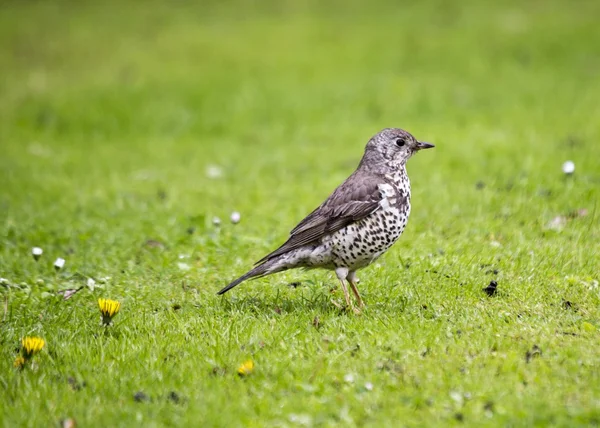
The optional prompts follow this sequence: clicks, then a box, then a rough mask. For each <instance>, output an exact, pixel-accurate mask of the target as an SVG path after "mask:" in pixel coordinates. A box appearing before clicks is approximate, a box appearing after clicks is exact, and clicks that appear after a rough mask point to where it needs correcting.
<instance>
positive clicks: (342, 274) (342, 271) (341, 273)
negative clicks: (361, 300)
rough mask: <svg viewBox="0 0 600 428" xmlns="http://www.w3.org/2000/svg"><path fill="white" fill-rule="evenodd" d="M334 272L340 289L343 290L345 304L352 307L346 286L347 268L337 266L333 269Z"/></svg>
mask: <svg viewBox="0 0 600 428" xmlns="http://www.w3.org/2000/svg"><path fill="white" fill-rule="evenodd" d="M335 274H336V275H337V277H338V279H339V280H340V284H342V291H343V292H344V299H346V306H347V307H349V308H352V302H351V301H350V293H348V287H346V278H347V277H348V268H345V267H339V268H337V269H336V270H335ZM336 306H337V305H336Z"/></svg>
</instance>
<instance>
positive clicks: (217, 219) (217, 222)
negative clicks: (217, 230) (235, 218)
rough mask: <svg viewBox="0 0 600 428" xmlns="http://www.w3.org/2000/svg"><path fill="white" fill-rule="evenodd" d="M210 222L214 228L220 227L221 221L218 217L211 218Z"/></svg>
mask: <svg viewBox="0 0 600 428" xmlns="http://www.w3.org/2000/svg"><path fill="white" fill-rule="evenodd" d="M212 222H213V224H214V225H215V226H220V225H221V219H220V218H219V217H213V219H212Z"/></svg>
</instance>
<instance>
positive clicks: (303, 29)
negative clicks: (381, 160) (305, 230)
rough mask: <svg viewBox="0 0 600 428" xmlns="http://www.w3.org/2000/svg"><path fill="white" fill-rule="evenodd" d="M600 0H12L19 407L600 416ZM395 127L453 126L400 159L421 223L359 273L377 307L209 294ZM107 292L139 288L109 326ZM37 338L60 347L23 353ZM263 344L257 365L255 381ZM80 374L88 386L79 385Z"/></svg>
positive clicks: (4, 19)
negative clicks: (30, 359) (165, 359)
mask: <svg viewBox="0 0 600 428" xmlns="http://www.w3.org/2000/svg"><path fill="white" fill-rule="evenodd" d="M599 16H600V3H599V2H598V1H572V2H566V1H526V2H522V1H507V2H492V1H460V2H458V1H457V2H449V1H421V2H392V1H370V2H360V1H346V2H341V1H340V2H317V1H279V2H271V1H265V2H252V1H223V2H198V3H195V2H185V1H171V2H155V1H149V2H134V1H123V2H116V1H108V2H69V1H27V2H23V1H4V2H2V3H1V4H0V188H1V189H2V191H1V192H0V277H2V278H5V279H6V284H9V285H6V284H5V286H4V287H2V297H3V308H4V309H3V312H2V313H3V317H2V324H1V325H2V328H1V330H2V333H0V343H2V353H1V356H2V362H1V363H0V372H1V373H3V374H2V376H1V377H2V383H1V388H2V391H3V393H4V394H5V395H6V397H5V398H6V400H3V403H4V404H1V405H0V406H3V407H4V415H5V416H4V420H3V422H4V425H5V426H14V425H32V426H33V425H47V424H48V423H55V422H56V421H57V420H59V419H60V418H61V417H65V416H69V415H71V416H74V417H75V418H76V419H77V420H78V421H80V422H81V423H82V425H94V424H95V425H120V424H121V425H122V424H127V423H130V422H133V421H134V420H136V421H137V423H140V424H157V425H163V424H164V425H169V424H194V423H195V422H197V421H203V422H205V423H207V424H215V425H223V426H226V425H228V426H231V425H236V424H242V425H262V424H263V423H264V424H269V425H282V426H285V425H298V424H300V425H302V424H305V425H318V424H322V425H331V424H337V423H346V424H351V425H372V426H378V425H379V426H381V425H383V424H390V423H392V422H397V421H398V420H401V421H405V423H406V424H407V425H413V424H417V423H418V424H423V423H425V424H427V425H435V424H443V425H446V424H450V423H461V422H467V423H469V422H470V423H472V424H478V425H481V424H508V425H520V424H542V425H547V424H558V425H572V424H577V423H580V424H582V425H587V424H598V423H600V422H599V421H600V417H599V412H598V408H599V406H600V405H599V401H598V400H599V398H598V397H599V393H600V379H599V377H598V373H599V372H600V370H598V357H597V355H598V345H597V344H598V331H599V330H598V328H599V327H600V315H599V312H598V305H599V304H600V295H599V291H598V279H599V278H598V267H599V266H598V263H599V262H598V258H599V255H600V254H599V248H598V242H599V239H600V231H599V229H600V228H599V227H598V213H597V203H598V202H597V201H598V198H599V196H600V192H599V191H598V186H599V185H600V168H599V166H600V165H599V161H598V159H599V158H600V145H599V141H600V126H599V124H600V103H599V102H598V100H599V99H600V78H599V77H600V48H599V47H600V31H598V22H597V21H598V17H599ZM384 127H401V128H405V129H407V130H408V131H410V132H411V133H413V134H414V135H415V136H416V137H417V138H418V139H422V140H425V141H430V142H432V143H434V144H436V148H435V149H434V150H431V151H427V152H424V153H421V154H419V155H418V156H417V157H416V158H414V159H412V160H411V161H410V162H409V165H408V170H409V175H410V177H411V180H412V185H413V212H412V214H411V220H410V222H409V226H408V229H407V231H406V232H405V234H404V236H403V237H402V238H401V240H400V242H399V243H398V244H397V245H396V246H395V247H394V248H393V249H392V250H391V251H390V252H389V253H388V254H386V256H385V257H383V258H382V259H381V261H380V263H379V264H378V265H377V266H375V267H371V268H369V269H367V270H365V271H364V272H363V273H362V275H361V278H362V284H361V291H363V290H364V291H363V293H364V295H365V298H366V301H367V304H368V305H370V306H369V309H368V310H367V312H366V313H365V314H364V315H363V316H362V317H360V318H356V319H354V318H352V317H348V318H346V317H345V316H340V314H338V313H337V312H336V310H335V308H334V307H331V306H330V305H328V302H329V296H328V287H330V286H333V285H334V281H333V278H332V277H331V276H329V275H328V274H326V273H319V272H309V273H302V272H291V273H285V274H283V275H279V276H276V277H271V278H269V279H265V280H259V281H256V282H253V283H248V284H245V285H243V286H242V287H239V288H237V289H236V290H235V291H234V292H233V293H234V294H231V295H228V296H227V297H226V298H225V299H220V298H217V297H215V296H214V293H215V292H216V291H218V290H219V289H220V288H221V287H222V286H224V285H225V284H227V283H228V282H229V281H230V280H231V279H233V278H235V277H236V276H238V275H240V274H241V273H243V272H244V271H245V269H247V268H249V267H250V266H251V264H252V262H254V261H255V260H257V259H259V258H260V257H262V256H263V255H264V254H265V253H266V252H267V251H269V250H270V249H273V247H275V246H276V245H278V244H279V243H281V242H282V241H283V240H284V239H285V238H286V236H287V231H288V230H290V229H291V228H292V227H293V226H294V225H295V224H296V222H298V221H299V220H300V219H302V217H303V216H304V215H306V214H307V213H308V212H310V211H311V210H312V209H313V208H314V207H315V206H317V205H318V204H319V203H320V202H321V201H322V200H323V199H324V198H325V197H326V196H327V195H328V194H329V193H330V192H331V191H332V190H333V189H334V188H335V186H336V185H338V184H339V183H340V182H341V181H342V180H343V179H344V178H346V177H347V175H349V173H350V172H351V171H352V170H353V169H354V168H355V166H356V164H357V163H358V160H359V159H360V156H361V155H362V150H363V148H364V144H365V143H366V141H367V140H368V139H369V138H370V137H371V136H372V135H373V134H375V133H376V132H378V131H379V130H380V129H382V128H384ZM567 160H572V161H574V163H575V166H576V171H575V174H574V175H573V176H570V177H566V176H565V175H564V174H563V172H562V171H561V165H562V164H563V162H565V161H567ZM215 170H217V171H219V172H220V174H217V175H219V176H218V177H213V176H212V175H214V171H215ZM211 171H213V172H212V173H211ZM232 211H239V212H241V216H242V221H241V223H240V224H239V225H236V226H235V227H234V226H232V225H231V224H229V222H228V218H229V215H230V213H231V212H232ZM215 216H217V217H220V218H221V220H222V223H223V224H222V226H221V228H216V227H214V226H213V224H212V219H213V217H215ZM33 246H40V247H42V248H43V249H44V256H43V258H42V259H41V261H40V262H38V263H35V262H34V261H33V259H32V258H31V256H30V253H31V247H33ZM56 257H64V258H65V259H66V261H67V262H66V268H65V270H64V271H61V272H59V273H54V272H53V270H52V267H51V265H52V262H53V261H54V259H55V258H56ZM490 272H492V273H490ZM105 277H110V280H107V281H104V282H105V284H103V285H101V284H100V279H101V278H105ZM89 278H92V279H94V280H96V281H97V282H98V288H97V289H95V290H93V291H91V290H89V289H88V288H87V287H86V288H85V289H84V290H82V291H81V292H79V293H78V294H77V295H75V296H74V297H73V298H71V299H70V300H68V301H63V300H62V298H61V297H60V296H56V294H55V292H56V291H57V290H61V289H67V288H77V287H79V286H82V285H85V284H86V283H87V280H88V279H89ZM491 279H496V280H498V282H499V288H500V289H501V290H503V293H504V294H501V296H500V297H499V298H498V299H495V300H492V301H489V302H488V300H487V298H486V297H485V296H482V293H481V288H482V287H484V286H485V285H487V284H488V283H489V281H490V280H491ZM296 280H298V281H305V282H304V283H305V284H306V282H308V286H302V287H299V288H298V289H297V290H295V289H291V288H289V287H286V286H285V284H287V283H288V282H291V281H296ZM97 297H109V298H116V299H118V300H120V301H121V302H122V304H123V306H122V308H123V309H122V314H121V315H119V317H121V319H122V324H121V325H120V326H117V328H116V329H115V330H116V331H117V332H118V333H115V334H114V335H109V336H108V337H106V336H104V335H98V334H97V331H98V329H99V327H98V325H97V324H98V322H97V321H98V320H97V317H98V313H97V308H96V302H95V299H96V298H97ZM315 302H316V303H315ZM564 302H569V305H568V306H567V307H565V303H564ZM571 303H572V305H571ZM175 305H178V307H179V308H182V309H177V311H176V312H174V310H173V309H172V308H173V307H175ZM231 305H232V306H231ZM572 307H576V308H577V310H576V311H575V310H573V311H571V310H566V309H569V308H572ZM274 308H275V309H278V311H275V312H274ZM565 308H566V309H565ZM282 311H283V315H281V312H282ZM517 315H518V316H517ZM315 317H319V319H320V320H321V322H322V323H324V326H325V327H323V329H322V330H319V331H317V330H316V329H313V328H312V327H311V323H312V322H313V321H314V319H315ZM75 320H76V321H75ZM277 320H279V321H277ZM383 320H385V321H383ZM384 325H385V327H384ZM232 326H233V327H232ZM456 327H460V328H459V330H460V331H462V332H463V334H465V335H466V337H465V338H464V339H463V340H464V342H460V341H459V339H457V338H456V337H457V336H456ZM507 329H508V330H507ZM582 329H583V330H582ZM233 330H235V333H232V331H233ZM313 330H314V331H313ZM190 331H196V332H200V333H198V334H197V335H194V334H191V333H190ZM565 331H567V333H572V334H573V335H572V336H570V335H563V333H564V332H565ZM157 332H159V333H160V334H158V335H157ZM449 332H450V333H449ZM452 332H453V333H452ZM557 332H558V333H557ZM561 332H562V333H561ZM28 334H37V335H42V336H43V337H45V338H46V340H47V343H48V345H47V354H46V355H45V359H41V361H40V367H39V369H38V371H31V372H27V373H25V372H24V373H21V372H16V371H15V370H14V369H13V368H12V361H13V358H14V355H15V352H14V351H15V347H17V348H18V344H19V339H20V338H21V337H22V336H24V335H28ZM565 334H566V333H565ZM270 335H272V336H270ZM225 336H227V337H229V339H228V340H227V341H223V340H219V338H220V337H221V338H222V337H225ZM324 337H325V339H324ZM451 337H452V338H451ZM323 340H330V342H331V341H333V342H336V341H337V342H336V343H339V348H337V351H339V353H336V349H335V346H334V347H333V348H331V346H333V345H331V346H330V347H329V348H327V349H329V351H326V350H323V349H322V348H321V347H320V345H318V344H320V343H322V341H323ZM356 340H358V341H363V342H361V344H362V348H361V349H363V352H362V354H360V355H361V356H360V357H358V359H357V360H347V359H346V358H347V356H348V352H347V349H350V347H353V346H354V345H355V343H354V342H355V341H356ZM330 342H328V343H330ZM259 343H263V345H262V346H259V345H258V344H259ZM282 343H283V344H285V343H287V344H288V345H289V348H285V346H284V347H281V346H283V345H281V344H282ZM126 344H128V345H129V346H130V348H129V349H128V348H127V346H126ZM265 344H266V348H265V350H264V351H261V350H262V349H263V346H265ZM534 344H536V346H537V345H540V346H541V348H542V349H543V351H544V353H543V358H546V360H543V359H542V361H545V362H543V363H539V364H540V365H538V366H535V364H529V357H528V358H527V361H525V358H524V357H523V356H524V355H525V352H526V351H527V352H529V350H531V349H533V348H532V346H533V345H534ZM280 345H281V346H280ZM98 347H100V348H101V352H100V351H99V350H98ZM165 347H166V348H169V347H172V352H173V353H174V354H176V355H179V357H177V358H174V360H173V361H175V362H174V363H172V364H171V363H169V364H171V365H169V364H167V363H160V358H161V357H162V354H161V352H162V350H164V349H165ZM388 348H389V349H388ZM169 349H170V348H169ZM384 349H388V350H387V351H384ZM423 349H427V350H428V351H426V353H427V352H429V353H430V355H432V356H431V357H430V359H429V360H427V361H424V360H425V358H424V357H423V355H421V354H422V352H423V351H422V350H423ZM449 349H450V350H449ZM261 352H262V354H261ZM327 352H333V353H334V354H335V357H331V359H330V358H329V357H326V356H327V355H329V354H327ZM388 354H389V355H388ZM115 355H120V357H116V356H115ZM249 355H250V356H252V357H253V358H255V359H256V360H257V367H261V365H262V371H261V370H260V369H259V370H257V372H258V374H257V376H256V377H254V378H252V379H248V380H249V381H250V380H254V383H252V382H244V383H240V382H237V379H232V377H234V376H235V367H236V364H238V363H239V362H240V361H242V360H243V359H244V358H247V357H248V356H249ZM257 355H258V356H257ZM261 355H262V357H261ZM390 355H391V356H390ZM473 355H478V356H479V357H480V358H481V360H480V361H481V363H480V364H479V363H477V364H474V365H473V366H471V370H472V371H471V372H469V371H468V370H467V371H465V370H463V369H464V367H465V365H467V366H468V365H469V364H470V363H468V361H473V359H477V358H478V357H474V356H473ZM400 356H401V357H400ZM261 358H262V361H261ZM322 358H323V359H324V360H322ZM394 359H397V360H399V361H400V362H398V364H399V365H402V367H403V368H402V370H403V371H402V373H404V374H403V375H400V374H399V373H400V372H397V371H396V369H395V368H394V369H392V370H391V372H393V373H395V375H396V376H398V377H396V378H394V379H395V380H393V381H392V380H389V378H387V377H382V376H383V375H381V373H380V372H381V361H388V362H389V361H392V360H394ZM498 359H501V360H502V361H504V362H501V363H498V362H497V361H498ZM107 361H110V363H109V362H107ZM323 361H331V362H326V363H324V362H323ZM394 361H395V360H394ZM465 361H467V362H465ZM290 362H293V364H292V363H290ZM496 363H497V364H500V366H499V367H503V368H504V369H506V370H505V371H503V370H501V369H500V368H498V373H501V372H502V373H504V374H502V375H499V378H497V379H495V381H491V380H490V378H489V375H488V373H491V372H490V370H495V369H491V368H490V366H489V365H488V364H491V365H492V366H493V365H494V364H496ZM92 364H93V365H94V366H93V367H92ZM386 364H387V363H386ZM390 364H391V363H390ZM393 364H396V363H393ZM542 364H543V365H542ZM165 365H168V368H166V367H165ZM384 366H385V364H384ZM96 367H99V368H96ZM102 367H104V368H106V370H107V371H106V372H103V371H102V370H103V369H102ZM215 367H216V368H217V369H218V370H217V371H216V372H215V373H221V371H220V370H221V368H223V373H226V374H225V375H224V376H223V377H220V376H217V377H216V378H214V377H210V378H209V379H208V380H207V376H208V375H207V374H208V373H212V371H213V370H216V369H215ZM267 367H268V368H267ZM323 367H324V368H323ZM385 367H388V366H385ZM393 367H396V366H395V365H393ZM494 367H495V366H494ZM98 370H100V372H98ZM352 370H354V372H356V373H359V375H358V377H359V378H361V379H363V377H364V378H369V379H373V376H375V375H372V373H379V374H378V375H376V376H375V377H377V379H378V380H379V382H380V383H379V384H378V383H377V382H375V388H374V391H375V392H373V394H371V395H364V394H363V393H364V390H360V391H355V390H354V389H352V388H353V387H352V388H351V387H349V386H344V385H346V383H347V382H346V383H344V380H343V379H344V373H348V372H349V371H350V372H352ZM385 370H387V369H385ZM385 370H384V371H385ZM354 372H352V373H354ZM99 373H100V374H101V376H99ZM307 373H308V375H307ZM313 373H318V375H314V374H313ZM360 373H362V375H360ZM311 374H313V375H312V377H311V378H310V379H307V378H308V377H309V375H311ZM69 376H74V377H76V378H77V379H81V378H83V379H85V380H86V382H87V383H88V385H91V386H90V387H89V388H88V389H87V390H86V389H84V390H83V391H81V392H78V394H79V395H77V396H74V395H73V396H72V395H68V394H72V391H70V390H69V386H68V385H67V382H66V381H65V379H67V378H68V377H69ZM361 376H362V377H361ZM378 376H379V377H378ZM399 378H402V380H398V379H399ZM44 379H45V380H44ZM57 379H58V380H57ZM107 379H112V380H113V381H112V382H108V381H107ZM232 380H233V382H232ZM463 382H464V385H469V388H470V390H469V391H470V392H469V396H468V397H467V395H466V392H465V394H462V393H461V394H462V395H460V394H459V395H457V393H456V391H458V390H461V391H462V390H463V389H464V388H463V387H461V386H460V385H463ZM523 382H525V383H528V384H529V385H534V386H531V387H530V389H526V387H524V386H519V385H523ZM306 384H308V385H309V386H305V385H306ZM298 385H302V387H299V386H298ZM340 385H342V386H340ZM457 385H458V386H457ZM163 387H164V388H166V389H164V388H163ZM140 388H141V389H143V390H144V391H146V392H148V393H149V394H150V395H151V396H153V397H155V401H154V406H149V405H147V406H146V407H141V405H140V404H139V403H135V402H134V401H133V400H132V398H131V397H132V395H133V394H134V393H135V392H136V390H137V389H140ZM168 388H175V389H176V390H177V391H179V393H180V394H183V395H184V396H186V397H187V401H186V402H185V404H184V405H182V406H179V407H175V409H174V408H173V405H172V403H170V402H169V400H167V399H162V398H160V397H163V398H164V397H165V396H167V392H168ZM357 388H358V387H357ZM465 388H466V387H465ZM163 389H164V390H163ZM363 389H364V388H363ZM65 391H66V392H65ZM261 391H262V392H261ZM376 391H379V392H378V393H377V392H376ZM65 394H67V395H65ZM398 394H400V395H398ZM458 396H460V397H462V398H460V400H459V399H457V397H458ZM471 396H472V397H473V399H472V401H470V400H471V398H470V397H471ZM156 397H159V398H156ZM207 397H210V398H207ZM327 397H336V398H335V399H334V401H335V403H333V404H332V403H331V402H328V401H327ZM365 397H366V398H365ZM465 397H467V398H465ZM469 402H470V403H473V404H468V403H469ZM490 402H492V403H495V404H493V405H489V403H490ZM344 403H345V404H344ZM346 405H347V406H349V407H344V406H346ZM222 406H225V407H222ZM224 408H225V409H227V411H226V412H225V414H224V411H223V409H224ZM333 409H341V410H340V411H339V412H338V411H337V410H333ZM344 409H345V410H344ZM290 415H293V416H290ZM294 415H295V416H294ZM298 415H299V416H298ZM99 418H102V419H99ZM134 418H137V419H134ZM218 421H220V422H218ZM259 421H260V422H259ZM146 426H147V425H146Z"/></svg>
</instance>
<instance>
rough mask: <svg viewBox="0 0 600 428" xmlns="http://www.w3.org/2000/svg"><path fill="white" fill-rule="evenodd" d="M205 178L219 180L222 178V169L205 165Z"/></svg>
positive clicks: (217, 166)
mask: <svg viewBox="0 0 600 428" xmlns="http://www.w3.org/2000/svg"><path fill="white" fill-rule="evenodd" d="M206 176H207V177H208V178H213V179H215V178H221V177H222V176H223V168H221V167H220V166H219V165H207V166H206Z"/></svg>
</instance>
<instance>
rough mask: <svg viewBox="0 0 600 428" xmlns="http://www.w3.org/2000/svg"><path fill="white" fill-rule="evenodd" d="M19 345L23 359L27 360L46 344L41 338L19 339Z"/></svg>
mask: <svg viewBox="0 0 600 428" xmlns="http://www.w3.org/2000/svg"><path fill="white" fill-rule="evenodd" d="M21 344H22V345H23V347H22V348H21V351H22V353H23V357H24V358H26V359H29V358H31V357H32V356H33V355H34V354H37V353H38V352H40V351H41V350H42V348H43V347H44V345H45V344H46V342H45V341H44V339H42V338H41V337H24V338H23V339H21Z"/></svg>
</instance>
